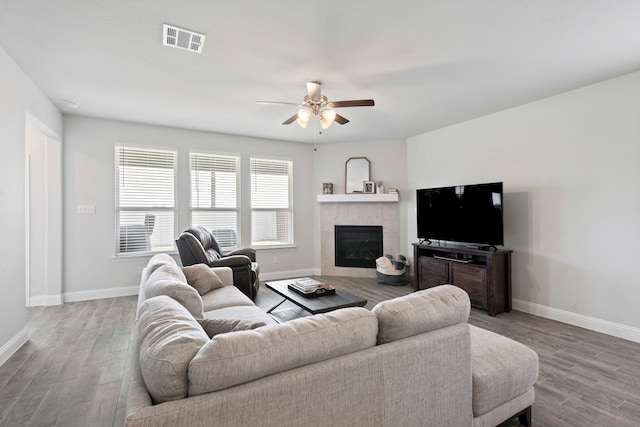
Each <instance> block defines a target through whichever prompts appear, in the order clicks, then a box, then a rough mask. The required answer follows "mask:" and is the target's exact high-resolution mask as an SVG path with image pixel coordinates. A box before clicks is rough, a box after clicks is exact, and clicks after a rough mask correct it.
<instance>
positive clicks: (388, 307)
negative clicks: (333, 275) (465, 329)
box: [371, 285, 471, 344]
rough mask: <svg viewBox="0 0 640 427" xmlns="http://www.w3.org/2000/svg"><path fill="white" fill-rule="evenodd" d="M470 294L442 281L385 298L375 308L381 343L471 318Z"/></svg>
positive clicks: (379, 342) (379, 341)
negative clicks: (397, 296) (423, 288)
mask: <svg viewBox="0 0 640 427" xmlns="http://www.w3.org/2000/svg"><path fill="white" fill-rule="evenodd" d="M470 310H471V303H470V302H469V295H468V294H467V293H466V292H465V291H463V290H462V289H460V288H458V287H457V286H453V285H441V286H436V287H433V288H429V289H425V290H423V291H418V292H414V293H412V294H409V295H405V296H402V297H399V298H394V299H391V300H387V301H382V302H380V303H379V304H377V305H376V306H375V307H373V309H372V310H371V311H372V312H373V313H374V314H375V315H376V316H377V317H378V322H379V324H378V344H384V343H387V342H390V341H395V340H399V339H402V338H407V337H410V336H413V335H418V334H422V333H424V332H428V331H432V330H434V329H439V328H444V327H445V326H450V325H454V324H456V323H464V322H466V321H467V319H468V318H469V312H470Z"/></svg>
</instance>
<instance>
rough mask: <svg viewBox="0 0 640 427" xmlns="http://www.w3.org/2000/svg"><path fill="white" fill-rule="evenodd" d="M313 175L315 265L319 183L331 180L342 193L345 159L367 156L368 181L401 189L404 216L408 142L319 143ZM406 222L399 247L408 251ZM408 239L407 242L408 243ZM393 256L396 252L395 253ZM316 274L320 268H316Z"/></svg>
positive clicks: (318, 244) (336, 191) (318, 245)
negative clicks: (368, 164)
mask: <svg viewBox="0 0 640 427" xmlns="http://www.w3.org/2000/svg"><path fill="white" fill-rule="evenodd" d="M313 157H314V165H315V176H314V178H313V188H312V190H311V192H312V193H313V197H314V204H315V206H316V210H315V212H314V224H315V226H314V235H313V237H314V242H315V245H314V246H315V247H314V266H316V267H317V268H318V269H319V266H320V248H321V239H320V204H319V203H318V202H317V201H316V195H318V194H322V183H324V182H332V183H333V193H334V194H344V191H345V162H346V161H347V160H348V159H349V158H350V157H366V158H368V159H369V162H370V163H371V180H372V181H376V182H377V181H382V183H383V184H384V187H385V191H386V190H388V189H389V188H390V187H394V188H397V189H398V191H399V192H400V218H405V217H406V215H407V212H406V203H404V202H403V201H404V200H406V197H407V195H408V193H409V191H408V187H407V171H406V158H407V144H406V141H404V140H400V139H398V140H382V141H363V142H343V143H336V144H318V146H317V151H315V152H314V156H313ZM406 236H407V228H406V222H405V221H400V248H402V250H403V251H406V252H403V254H404V255H405V256H406V255H407V254H408V251H409V249H404V248H409V247H410V246H411V245H410V243H407V239H406ZM411 241H412V240H410V241H409V242H411ZM394 255H396V254H394ZM318 274H319V271H318Z"/></svg>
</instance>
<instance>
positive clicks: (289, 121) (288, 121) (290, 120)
mask: <svg viewBox="0 0 640 427" xmlns="http://www.w3.org/2000/svg"><path fill="white" fill-rule="evenodd" d="M297 118H298V113H296V114H294V115H293V116H291V117H289V118H288V119H287V120H285V121H284V122H282V124H283V125H290V124H291V123H293V122H295V121H296V119H297Z"/></svg>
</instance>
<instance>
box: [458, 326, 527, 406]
mask: <svg viewBox="0 0 640 427" xmlns="http://www.w3.org/2000/svg"><path fill="white" fill-rule="evenodd" d="M469 330H470V332H471V372H472V385H473V416H474V417H477V416H480V415H482V414H484V413H486V412H489V411H490V410H492V409H494V408H497V407H498V406H500V405H502V404H503V403H505V402H508V401H510V400H511V399H514V398H516V397H518V396H520V395H522V394H524V393H526V392H527V391H529V389H531V387H533V385H534V384H535V382H536V380H537V379H538V355H537V354H536V352H535V351H533V350H531V349H530V348H529V347H527V346H525V345H523V344H520V343H519V342H516V341H514V340H512V339H509V338H507V337H503V336H502V335H498V334H495V333H493V332H490V331H487V330H485V329H481V328H478V327H475V326H473V325H469Z"/></svg>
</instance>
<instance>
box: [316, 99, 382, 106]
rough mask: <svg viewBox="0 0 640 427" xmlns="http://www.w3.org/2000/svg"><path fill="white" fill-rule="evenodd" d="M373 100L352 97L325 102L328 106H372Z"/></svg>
mask: <svg viewBox="0 0 640 427" xmlns="http://www.w3.org/2000/svg"><path fill="white" fill-rule="evenodd" d="M374 105H376V104H375V102H374V101H373V99H352V100H351V101H333V102H330V103H329V104H327V106H328V107H330V108H342V107H373V106H374Z"/></svg>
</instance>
